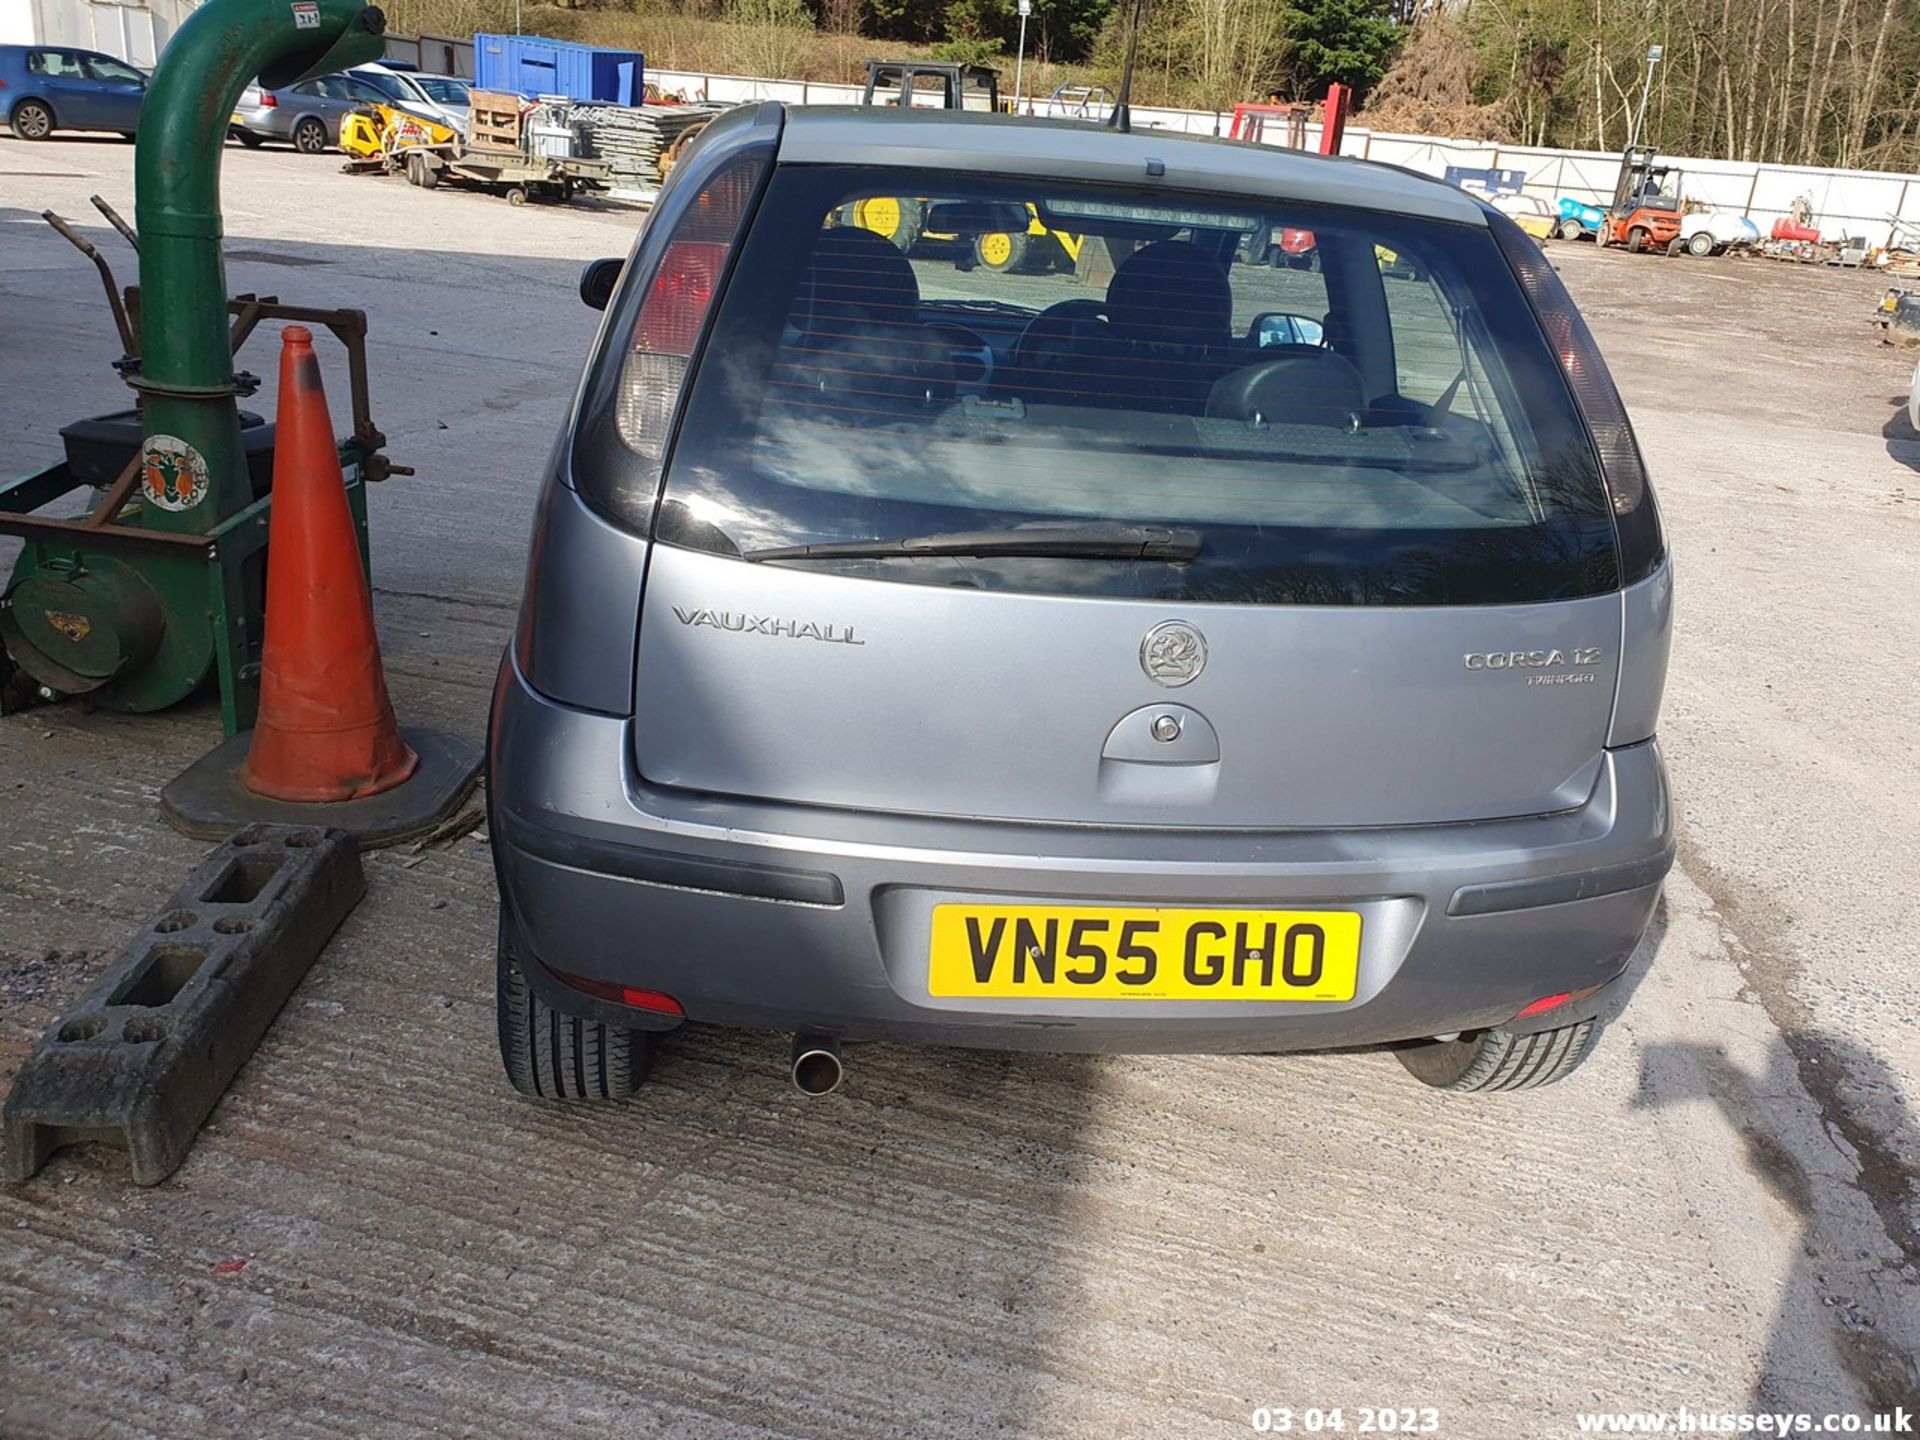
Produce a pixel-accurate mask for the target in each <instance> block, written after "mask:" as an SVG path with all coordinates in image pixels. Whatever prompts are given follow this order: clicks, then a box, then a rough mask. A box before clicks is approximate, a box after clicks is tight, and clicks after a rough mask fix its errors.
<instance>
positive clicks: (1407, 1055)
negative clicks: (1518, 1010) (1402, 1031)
mask: <svg viewBox="0 0 1920 1440" xmlns="http://www.w3.org/2000/svg"><path fill="white" fill-rule="evenodd" d="M1593 1032H1594V1022H1593V1021H1591V1020H1582V1021H1580V1022H1579V1023H1578V1024H1575V1025H1562V1026H1561V1027H1560V1028H1558V1029H1557V1030H1542V1031H1540V1032H1539V1033H1538V1034H1534V1035H1516V1034H1514V1033H1513V1032H1512V1031H1510V1030H1499V1029H1495V1030H1470V1031H1468V1032H1467V1033H1466V1034H1464V1035H1462V1036H1461V1037H1460V1038H1459V1039H1457V1040H1422V1041H1418V1042H1416V1043H1414V1044H1412V1045H1402V1046H1400V1047H1399V1048H1398V1049H1397V1050H1395V1051H1394V1053H1395V1054H1396V1055H1398V1056H1399V1057H1400V1063H1401V1064H1402V1065H1404V1066H1406V1067H1407V1070H1408V1071H1409V1072H1410V1073H1411V1074H1412V1075H1413V1078H1414V1079H1416V1080H1419V1081H1421V1082H1422V1083H1424V1084H1427V1085H1431V1086H1433V1088H1434V1089H1436V1090H1531V1089H1534V1088H1535V1087H1537V1086H1540V1085H1551V1084H1552V1083H1553V1082H1554V1081H1556V1080H1560V1079H1564V1078H1565V1077H1566V1076H1568V1075H1571V1074H1572V1073H1573V1071H1574V1069H1575V1068H1576V1067H1577V1066H1578V1065H1579V1064H1580V1062H1581V1061H1582V1060H1584V1059H1586V1058H1587V1052H1588V1050H1589V1049H1591V1048H1592V1046H1593Z"/></svg>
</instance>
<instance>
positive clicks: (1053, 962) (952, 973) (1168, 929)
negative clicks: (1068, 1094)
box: [927, 905, 1360, 1000]
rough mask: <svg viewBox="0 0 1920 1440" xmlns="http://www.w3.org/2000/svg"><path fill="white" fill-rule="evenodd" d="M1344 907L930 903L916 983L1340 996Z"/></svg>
mask: <svg viewBox="0 0 1920 1440" xmlns="http://www.w3.org/2000/svg"><path fill="white" fill-rule="evenodd" d="M1359 968H1360V917H1359V916H1358V915H1356V914H1354V913H1353V912H1352V911H1350V910H1167V909H1106V908H1092V907H1087V906H1080V905H936V906H934V909H933V943H932V947H931V954H930V956H929V960H928V966H927V989H928V991H929V993H931V994H933V995H937V996H942V997H949V996H951V997H957V998H965V999H975V1000H982V999H984V1000H1069V999H1082V1000H1351V999H1352V998H1353V991H1354V984H1355V980H1356V977H1357V975H1358V972H1359Z"/></svg>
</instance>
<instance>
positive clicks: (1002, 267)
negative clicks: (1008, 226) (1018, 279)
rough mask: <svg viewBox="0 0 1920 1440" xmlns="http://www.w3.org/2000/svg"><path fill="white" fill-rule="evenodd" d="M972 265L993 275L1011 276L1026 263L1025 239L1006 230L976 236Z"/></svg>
mask: <svg viewBox="0 0 1920 1440" xmlns="http://www.w3.org/2000/svg"><path fill="white" fill-rule="evenodd" d="M973 263H974V264H976V265H978V266H979V267H980V268H981V269H982V270H991V271H992V272H993V273H994V274H995V275H1011V274H1013V273H1014V272H1015V271H1017V270H1019V269H1020V268H1021V267H1022V266H1024V265H1025V264H1026V263H1027V237H1026V236H1025V235H1016V234H1014V233H1013V232H1011V231H1006V230H996V231H994V232H993V233H992V234H990V235H976V236H975V237H974V240H973Z"/></svg>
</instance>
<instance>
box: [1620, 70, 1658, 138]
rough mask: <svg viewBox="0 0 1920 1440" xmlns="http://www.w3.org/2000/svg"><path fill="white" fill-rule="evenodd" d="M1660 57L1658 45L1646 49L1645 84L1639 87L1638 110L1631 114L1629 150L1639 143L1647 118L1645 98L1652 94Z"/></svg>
mask: <svg viewBox="0 0 1920 1440" xmlns="http://www.w3.org/2000/svg"><path fill="white" fill-rule="evenodd" d="M1660 55H1661V50H1660V47H1659V46H1658V45H1649V46H1648V47H1647V83H1646V84H1645V85H1643V86H1641V87H1640V108H1639V109H1638V110H1636V111H1634V114H1633V138H1632V139H1631V140H1629V141H1628V142H1627V145H1628V147H1629V148H1631V147H1633V146H1635V145H1638V144H1639V143H1640V126H1641V124H1642V123H1643V122H1644V121H1645V120H1646V118H1647V96H1649V95H1651V94H1652V93H1653V67H1654V66H1656V65H1658V64H1659V63H1660Z"/></svg>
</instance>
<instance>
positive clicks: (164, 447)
mask: <svg viewBox="0 0 1920 1440" xmlns="http://www.w3.org/2000/svg"><path fill="white" fill-rule="evenodd" d="M140 488H141V489H142V490H143V491H144V492H145V494H146V497H147V500H148V501H149V502H150V503H152V504H155V505H158V506H159V507H160V508H161V509H162V510H191V509H192V508H193V507H194V506H196V505H198V504H199V503H200V502H201V501H202V500H204V499H206V498H207V462H206V461H205V460H204V459H202V458H201V456H200V452H199V451H198V450H196V449H194V448H193V446H191V445H189V444H188V443H187V442H186V441H184V440H182V439H180V438H179V437H178V436H174V435H154V436H151V437H149V439H148V440H147V448H146V449H145V450H144V451H142V452H141V455H140Z"/></svg>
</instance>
